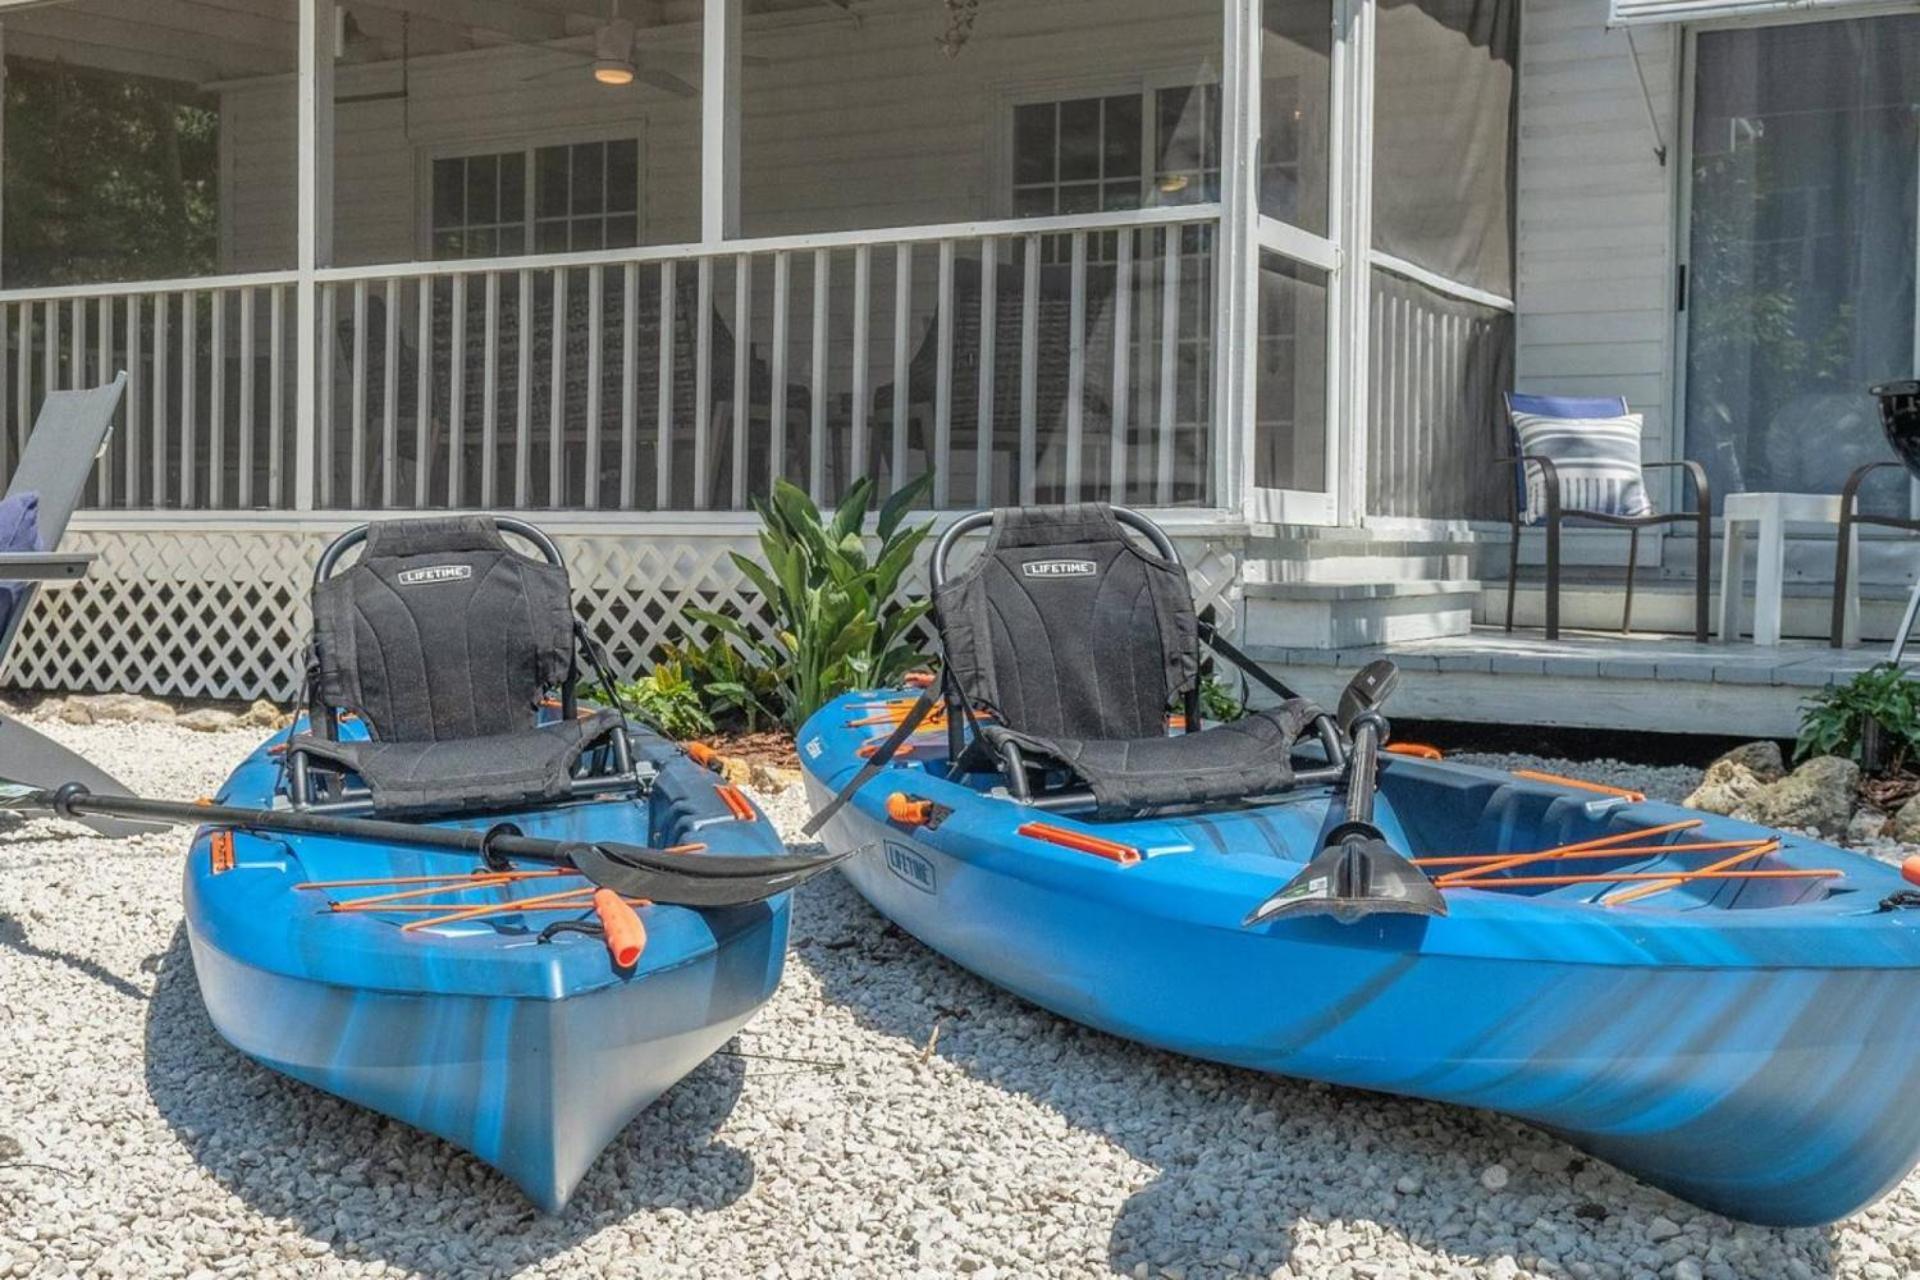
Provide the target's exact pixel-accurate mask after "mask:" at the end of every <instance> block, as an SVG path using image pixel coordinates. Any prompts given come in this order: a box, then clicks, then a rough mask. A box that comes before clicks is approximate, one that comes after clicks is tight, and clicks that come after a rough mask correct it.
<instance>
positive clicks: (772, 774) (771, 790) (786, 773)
mask: <svg viewBox="0 0 1920 1280" xmlns="http://www.w3.org/2000/svg"><path fill="white" fill-rule="evenodd" d="M751 772H752V778H751V780H752V782H753V787H754V790H756V791H762V792H766V793H768V794H773V795H777V794H779V793H780V792H782V791H785V790H786V789H787V788H788V787H790V786H792V785H793V784H794V783H796V782H798V781H800V771H799V770H798V769H785V768H782V767H781V766H779V765H775V764H761V763H759V762H758V761H755V762H754V764H753V766H752V771H751Z"/></svg>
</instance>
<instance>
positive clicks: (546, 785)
mask: <svg viewBox="0 0 1920 1280" xmlns="http://www.w3.org/2000/svg"><path fill="white" fill-rule="evenodd" d="M502 523H503V522H499V521H496V520H495V518H494V517H492V516H486V515H459V516H435V517H429V518H425V519H414V520H395V521H378V522H375V523H372V524H369V525H366V526H363V527H362V528H361V529H356V530H350V531H349V532H348V533H347V534H344V535H342V537H341V538H339V539H337V540H336V541H335V542H334V544H333V545H332V546H330V547H329V548H328V550H327V551H326V552H325V553H324V554H323V555H322V556H321V560H320V566H319V569H318V570H317V571H316V573H315V583H314V589H313V649H312V656H311V659H310V664H309V672H308V680H309V688H310V694H309V696H310V707H309V712H308V726H309V729H308V732H306V733H302V734H298V735H296V736H295V737H294V739H293V740H292V742H291V743H290V744H289V752H290V755H294V756H297V757H298V761H297V763H298V764H299V765H300V766H301V768H300V769H297V770H296V772H297V773H298V772H303V771H304V767H305V766H307V765H311V764H314V763H318V764H320V765H322V766H331V767H333V768H334V769H335V770H338V771H344V772H345V773H349V774H354V775H357V776H358V777H359V779H360V780H361V782H363V783H364V784H365V785H366V788H367V790H368V792H369V799H370V800H371V803H372V807H373V810H374V812H376V813H379V814H383V815H393V816H397V815H415V816H420V815H428V814H449V813H458V812H462V811H477V810H489V809H492V810H498V809H510V808H517V807H524V806H527V805H533V804H541V803H549V802H554V801H559V800H564V799H567V798H568V797H569V796H571V795H572V794H573V789H574V788H573V781H574V778H573V775H574V772H575V769H576V767H577V766H578V765H579V763H580V759H581V756H582V755H583V753H585V752H586V751H588V750H589V749H591V748H593V747H595V746H597V745H599V744H601V743H603V742H605V741H606V740H607V739H608V738H609V737H610V735H613V734H615V733H616V732H618V731H619V730H620V729H621V725H622V721H621V718H620V716H619V715H618V713H616V712H612V711H596V712H591V713H588V714H585V715H575V714H574V713H573V712H574V705H573V702H574V699H573V686H574V682H575V679H576V674H577V667H576V660H575V651H574V645H575V642H576V639H575V637H576V632H575V628H574V622H573V604H572V592H571V589H570V584H569V582H568V578H567V570H566V567H565V564H564V563H563V562H562V561H561V559H560V555H559V552H558V550H557V549H555V548H554V547H553V544H552V542H551V541H550V540H549V539H547V538H546V536H545V535H544V534H541V533H540V532H539V531H538V530H536V529H534V528H533V527H532V526H530V525H525V524H522V523H521V522H519V521H505V522H504V523H506V524H507V525H508V526H509V527H510V528H511V529H512V531H513V532H514V533H515V534H516V535H518V536H521V537H526V538H528V540H530V541H532V542H533V543H534V545H535V546H536V547H538V548H540V549H541V551H542V553H543V555H544V556H545V559H535V558H533V557H530V556H527V555H523V554H521V553H520V552H518V551H516V550H514V549H513V548H512V547H511V546H509V545H508V544H507V542H506V540H505V539H504V538H503V537H502V534H501V524H502ZM362 542H363V543H364V547H363V550H362V552H361V555H360V557H359V559H358V560H356V561H355V562H354V563H353V564H351V565H349V566H347V567H346V568H341V569H337V570H336V566H337V565H338V563H339V561H340V560H341V558H342V557H343V555H344V554H345V552H346V551H348V550H350V549H351V548H352V547H353V546H354V545H356V544H358V543H362ZM556 695H557V697H558V703H559V705H560V707H561V708H562V711H563V714H562V715H561V716H560V717H559V718H558V719H543V717H542V715H541V710H542V704H543V703H548V702H552V701H553V700H554V699H555V696H556ZM343 710H344V711H350V712H352V713H353V714H354V715H356V716H357V717H358V718H359V719H360V720H361V721H362V722H364V724H365V725H366V728H367V733H368V737H367V738H365V739H356V740H348V741H342V740H341V736H340V732H339V724H340V712H341V711H343ZM621 754H622V755H624V754H625V753H624V752H622V753H621ZM297 790H304V787H301V788H297ZM296 798H298V797H296Z"/></svg>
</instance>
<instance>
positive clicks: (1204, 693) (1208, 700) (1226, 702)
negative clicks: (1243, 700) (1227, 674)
mask: <svg viewBox="0 0 1920 1280" xmlns="http://www.w3.org/2000/svg"><path fill="white" fill-rule="evenodd" d="M1200 714H1201V716H1202V717H1204V718H1205V719H1208V720H1212V721H1214V722H1216V723H1219V724H1225V723H1227V722H1228V721H1230V720H1238V719H1239V718H1240V717H1241V716H1244V715H1245V714H1247V709H1246V708H1245V707H1243V706H1241V705H1240V699H1238V698H1236V697H1234V696H1233V691H1232V690H1230V689H1228V688H1227V686H1226V685H1225V684H1222V683H1221V681H1220V678H1219V677H1218V676H1216V675H1214V674H1213V673H1212V672H1211V671H1209V672H1208V673H1207V674H1206V675H1203V676H1201V677H1200Z"/></svg>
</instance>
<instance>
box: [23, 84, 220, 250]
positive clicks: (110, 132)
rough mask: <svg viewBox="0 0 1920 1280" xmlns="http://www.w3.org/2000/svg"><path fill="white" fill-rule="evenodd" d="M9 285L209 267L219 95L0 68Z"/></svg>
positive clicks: (215, 223) (214, 227) (215, 232)
mask: <svg viewBox="0 0 1920 1280" xmlns="http://www.w3.org/2000/svg"><path fill="white" fill-rule="evenodd" d="M6 118H7V146H6V155H5V200H6V210H7V217H6V226H5V244H4V247H3V249H0V252H4V254H5V258H6V263H7V283H8V284H9V285H43V284H45V285H60V284H86V283H92V282H96V281H101V280H142V279H155V278H161V277H171V276H195V275H208V274H211V273H212V272H213V271H214V270H215V269H216V267H217V259H218V248H219V173H220V145H219V124H220V104H219V99H218V98H216V97H215V96H213V95H211V94H205V93H201V92H199V91H198V90H196V89H194V88H193V87H192V86H190V85H173V84H168V83H165V82H162V81H159V80H150V79H146V78H141V77H130V76H119V75H109V74H105V73H100V72H93V71H86V70H82V69H78V68H73V67H68V66H60V65H51V64H44V63H15V62H12V61H11V60H10V61H9V64H8V66H7V77H6Z"/></svg>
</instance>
